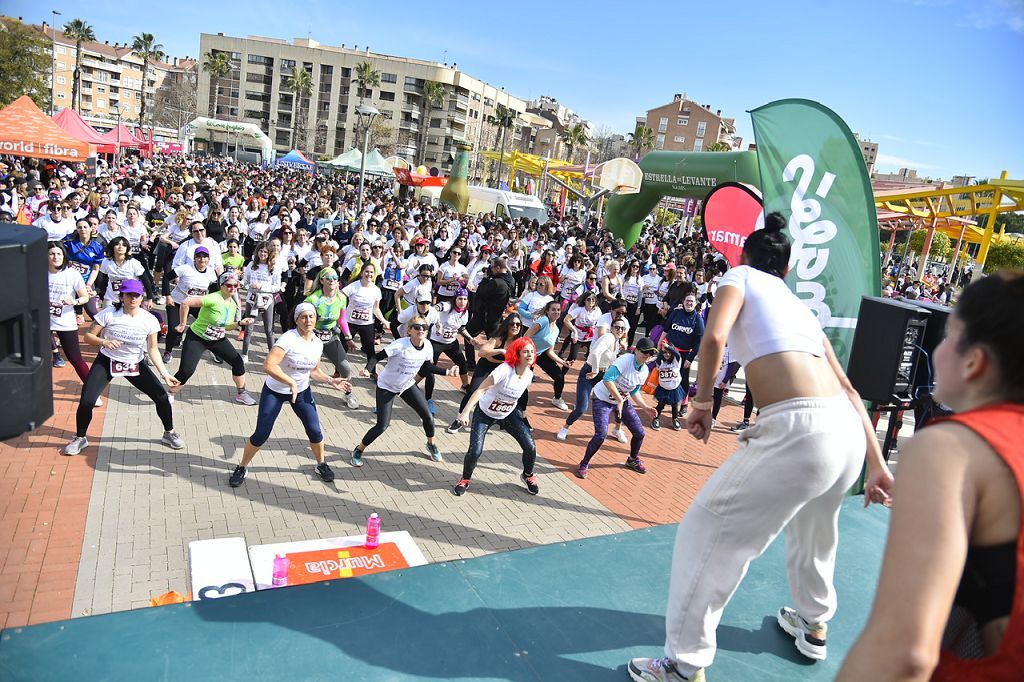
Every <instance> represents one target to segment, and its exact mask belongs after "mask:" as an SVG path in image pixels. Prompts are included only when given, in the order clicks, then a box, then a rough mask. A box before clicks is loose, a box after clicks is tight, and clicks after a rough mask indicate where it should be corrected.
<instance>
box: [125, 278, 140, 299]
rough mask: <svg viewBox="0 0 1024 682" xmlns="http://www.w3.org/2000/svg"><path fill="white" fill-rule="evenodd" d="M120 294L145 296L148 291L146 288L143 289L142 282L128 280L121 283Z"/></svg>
mask: <svg viewBox="0 0 1024 682" xmlns="http://www.w3.org/2000/svg"><path fill="white" fill-rule="evenodd" d="M120 293H122V294H138V295H139V296H143V295H145V293H146V290H145V288H143V286H142V282H140V281H139V280H137V279H126V280H124V281H123V282H121V290H120Z"/></svg>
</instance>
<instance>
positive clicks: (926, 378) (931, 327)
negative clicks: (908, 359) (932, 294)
mask: <svg viewBox="0 0 1024 682" xmlns="http://www.w3.org/2000/svg"><path fill="white" fill-rule="evenodd" d="M914 305H916V306H917V307H918V308H924V309H925V310H927V311H928V318H927V326H926V327H925V330H924V336H923V337H921V341H920V343H919V344H918V345H920V346H921V348H922V349H924V352H925V353H927V354H928V355H927V357H922V358H921V359H920V360H919V361H918V363H917V370H916V371H915V372H914V381H913V382H912V384H911V386H912V388H913V390H914V395H912V396H911V397H912V398H916V397H918V396H917V389H918V388H919V387H921V386H931V385H932V384H934V383H935V376H934V369H933V368H932V367H931V366H929V361H930V360H931V359H932V356H933V354H934V352H935V347H936V346H938V345H939V342H940V341H942V337H943V335H944V334H945V333H946V322H947V321H948V320H949V316H950V314H951V313H952V312H953V309H952V308H950V307H947V306H944V305H940V304H938V303H931V302H929V301H914Z"/></svg>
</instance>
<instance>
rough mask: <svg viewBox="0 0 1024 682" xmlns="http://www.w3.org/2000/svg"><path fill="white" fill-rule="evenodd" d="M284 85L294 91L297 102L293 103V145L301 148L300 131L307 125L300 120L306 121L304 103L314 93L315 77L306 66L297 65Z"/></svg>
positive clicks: (306, 113) (295, 147)
mask: <svg viewBox="0 0 1024 682" xmlns="http://www.w3.org/2000/svg"><path fill="white" fill-rule="evenodd" d="M284 86H285V87H286V88H288V89H289V90H291V91H292V93H294V96H295V102H294V104H293V105H292V147H293V148H294V149H299V148H300V147H302V146H304V143H305V140H303V144H300V143H299V131H300V130H304V129H305V126H300V121H305V117H306V115H308V112H305V111H304V109H305V108H306V107H303V105H302V103H303V102H306V103H307V104H308V102H309V97H310V96H311V95H312V94H313V77H312V76H310V75H309V71H306V69H304V68H300V67H298V66H297V67H296V68H295V70H294V71H292V75H290V76H288V78H286V79H285V81H284Z"/></svg>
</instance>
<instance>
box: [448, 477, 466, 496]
mask: <svg viewBox="0 0 1024 682" xmlns="http://www.w3.org/2000/svg"><path fill="white" fill-rule="evenodd" d="M468 487H469V479H468V478H460V479H459V482H458V483H456V484H455V487H454V488H452V495H456V496H458V497H462V496H463V495H465V494H466V488H468Z"/></svg>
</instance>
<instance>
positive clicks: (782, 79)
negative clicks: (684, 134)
mask: <svg viewBox="0 0 1024 682" xmlns="http://www.w3.org/2000/svg"><path fill="white" fill-rule="evenodd" d="M44 7H45V9H44ZM125 7H126V6H125V5H123V4H121V3H108V2H92V3H89V2H74V1H71V0H51V2H50V3H48V4H47V5H45V6H42V5H40V4H39V3H36V2H26V1H24V0H13V1H12V0H6V1H5V2H4V3H3V6H2V10H0V11H3V12H4V13H5V14H8V15H12V16H22V17H24V19H26V20H29V21H34V22H38V21H43V20H48V19H49V16H50V15H49V9H51V8H52V9H57V10H59V11H61V12H62V16H61V17H59V20H60V21H61V22H63V21H67V20H68V19H71V18H75V17H78V18H82V19H85V20H86V21H88V22H89V23H90V24H92V25H93V27H94V29H95V30H96V33H97V35H98V36H99V37H100V38H101V39H103V40H109V41H110V42H115V41H116V42H125V41H127V40H130V38H131V36H133V35H135V34H137V33H139V32H141V31H147V32H150V33H153V34H155V35H156V37H157V40H158V42H160V43H162V44H163V45H164V46H165V48H166V51H167V52H168V53H169V54H171V55H175V56H184V55H190V56H193V57H194V56H196V54H197V53H198V51H199V33H200V32H203V31H205V32H210V33H215V32H218V31H222V32H224V33H226V34H228V35H239V36H244V35H249V34H257V35H266V36H273V37H277V38H293V37H297V36H298V37H306V36H307V35H309V36H310V37H312V38H314V39H316V40H319V41H320V42H321V43H325V44H330V45H338V44H341V43H344V44H346V45H353V44H357V45H360V46H363V47H365V46H367V45H369V47H370V49H371V50H372V51H374V52H382V53H386V54H396V55H404V56H410V57H417V58H421V59H435V60H438V61H445V60H447V61H449V62H457V63H458V65H459V68H460V69H462V70H464V71H466V72H468V73H469V74H471V75H473V76H475V77H477V78H480V79H483V80H485V81H488V82H490V83H493V84H495V85H499V86H504V87H505V88H506V90H508V91H509V92H511V93H512V94H515V95H517V96H520V97H524V98H532V97H538V96H540V95H552V96H554V97H556V98H557V99H558V100H559V101H561V102H562V103H563V104H565V105H566V106H569V107H570V108H572V109H574V110H576V111H577V112H579V113H580V114H581V115H582V116H584V117H585V118H588V119H590V120H592V121H594V122H595V123H596V124H597V125H598V126H601V125H604V126H608V127H609V128H611V130H612V131H614V132H621V133H626V132H629V131H631V130H632V128H633V122H634V119H635V117H636V116H637V115H638V114H641V113H643V112H645V111H646V110H647V109H648V108H651V107H654V106H657V105H660V104H664V103H665V102H668V101H670V100H671V98H672V95H673V93H677V92H686V93H688V94H689V96H690V97H691V99H693V100H695V101H697V102H699V103H707V104H710V105H711V108H712V109H722V111H723V114H724V115H727V116H733V117H735V118H736V119H737V124H738V127H739V133H740V134H741V135H742V136H743V138H744V140H745V141H753V136H752V134H751V125H750V117H749V116H748V115H747V114H746V113H745V112H746V111H749V110H750V109H752V108H754V107H757V106H759V105H761V104H765V103H767V102H770V101H772V100H776V99H781V98H785V97H805V98H808V99H814V100H817V101H819V102H821V103H823V104H825V105H826V106H828V107H830V108H832V109H833V110H835V111H836V112H837V113H838V114H839V115H840V116H842V117H843V118H844V119H845V120H846V122H847V123H848V124H849V125H850V127H851V128H852V129H853V130H854V131H856V132H858V133H860V134H861V135H862V136H863V137H867V138H870V139H873V140H875V141H876V142H878V143H879V145H880V149H879V152H880V157H879V164H878V165H879V169H880V170H883V171H887V170H895V169H897V168H899V167H900V166H909V167H913V168H917V169H918V172H919V173H920V174H921V175H925V176H932V177H949V176H950V175H953V174H964V173H966V174H967V175H973V176H977V177H990V176H997V175H998V173H999V172H1000V171H1001V170H1004V169H1005V170H1008V171H1009V172H1010V177H1012V178H1021V177H1024V134H1022V130H1021V121H1022V120H1024V115H1022V111H1024V107H1022V105H1024V69H1021V65H1024V0H889V1H888V2H882V1H881V0H861V1H860V2H849V1H845V2H834V1H833V0H818V1H816V2H786V1H785V0H780V1H779V2H774V3H767V2H764V1H763V0H733V1H732V2H727V3H718V2H686V1H685V0H675V1H674V2H653V3H640V4H637V5H632V4H630V3H625V2H621V1H620V2H606V1H604V0H593V1H590V2H577V1H575V0H574V1H561V2H559V1H551V0H548V1H547V2H534V1H532V0H521V1H518V2H500V3H499V2H487V3H475V2H453V1H452V0H448V1H447V2H436V1H435V2H422V1H420V2H414V3H413V2H404V1H402V0H399V1H394V2H387V3H381V2H322V1H320V0H311V1H305V2H302V3H289V2H269V1H267V0H251V1H248V2H244V3H239V2H195V1H194V0H181V1H179V2H175V3H170V4H163V5H160V4H154V5H152V9H155V8H157V7H163V8H166V11H164V12H163V13H161V12H158V11H149V10H148V9H142V8H140V9H139V11H131V10H128V9H125ZM147 7H149V6H147ZM460 7H461V8H462V11H463V15H462V16H461V17H452V16H451V14H450V10H452V9H453V8H460Z"/></svg>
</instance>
